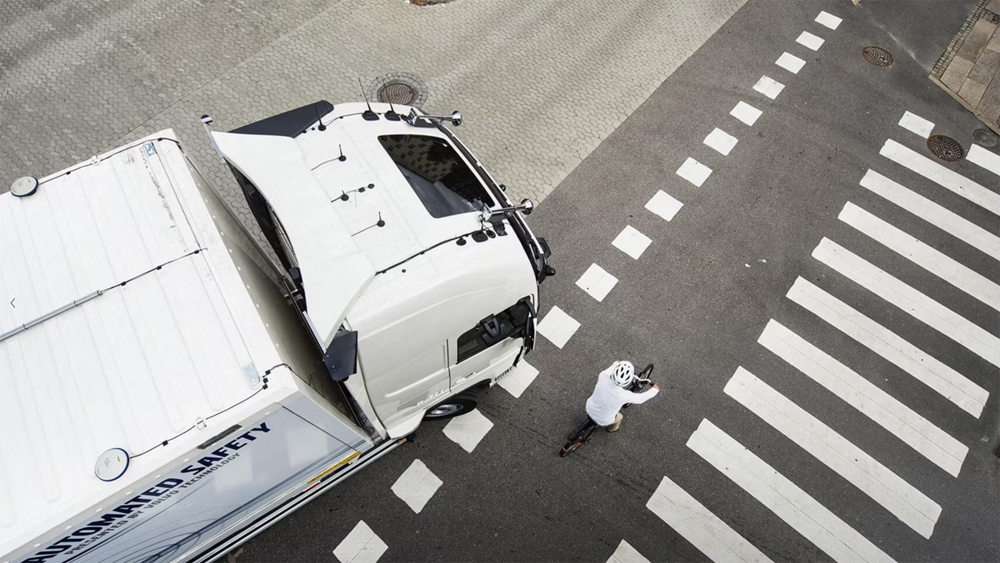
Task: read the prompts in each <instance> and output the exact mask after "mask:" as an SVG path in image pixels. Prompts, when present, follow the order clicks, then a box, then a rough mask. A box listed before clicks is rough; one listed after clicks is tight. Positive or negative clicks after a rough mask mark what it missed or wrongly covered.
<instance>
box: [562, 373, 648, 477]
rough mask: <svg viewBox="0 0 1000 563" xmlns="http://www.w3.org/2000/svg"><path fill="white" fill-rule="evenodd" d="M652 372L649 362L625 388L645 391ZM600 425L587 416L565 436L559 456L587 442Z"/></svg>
mask: <svg viewBox="0 0 1000 563" xmlns="http://www.w3.org/2000/svg"><path fill="white" fill-rule="evenodd" d="M652 374H653V364H649V365H648V366H646V367H645V368H643V369H642V371H640V372H639V373H637V374H636V376H635V379H634V380H633V381H632V383H629V385H628V387H627V388H626V389H628V390H629V391H632V392H633V393H642V392H643V391H645V390H646V389H648V388H649V387H650V386H652V385H653V381H652V380H651V379H649V377H650V376H651V375H652ZM630 406H632V405H631V404H626V405H624V406H622V410H625V409H627V408H629V407H630ZM600 427H601V426H600V425H598V424H597V423H596V422H594V421H593V420H591V418H590V417H589V416H588V417H587V420H584V421H583V424H581V425H580V426H579V427H577V429H576V431H575V432H573V433H572V434H570V435H569V437H568V438H566V445H565V446H563V447H562V449H561V450H559V456H560V457H566V456H568V455H569V454H571V453H573V452H574V451H576V450H577V448H579V447H580V446H582V445H584V444H585V443H587V440H590V437H591V436H593V435H594V432H597V429H598V428H600Z"/></svg>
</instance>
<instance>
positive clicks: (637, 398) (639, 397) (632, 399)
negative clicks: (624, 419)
mask: <svg viewBox="0 0 1000 563" xmlns="http://www.w3.org/2000/svg"><path fill="white" fill-rule="evenodd" d="M625 392H626V393H628V397H629V399H628V402H629V403H632V404H633V405H639V404H642V403H645V402H646V401H648V400H650V399H652V398H653V397H655V396H656V394H657V393H659V392H660V388H659V387H654V388H652V389H650V390H648V391H645V392H643V393H633V392H632V391H625Z"/></svg>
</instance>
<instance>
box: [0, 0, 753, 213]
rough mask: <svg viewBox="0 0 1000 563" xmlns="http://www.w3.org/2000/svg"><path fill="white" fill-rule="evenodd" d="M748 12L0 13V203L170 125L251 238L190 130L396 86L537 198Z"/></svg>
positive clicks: (342, 1)
mask: <svg viewBox="0 0 1000 563" xmlns="http://www.w3.org/2000/svg"><path fill="white" fill-rule="evenodd" d="M745 1H746V0H700V1H698V2H690V1H680V0H617V1H614V2H609V1H607V0H574V1H573V2H565V1H559V0H519V1H514V0H504V1H501V2H489V1H487V0H460V1H458V2H453V3H449V4H442V5H438V6H431V7H417V6H413V5H409V4H406V3H405V2H403V0H368V1H365V2H352V1H347V0H283V1H281V2H277V1H266V0H227V1H209V0H145V1H141V2H137V1H134V0H83V1H81V0H54V1H51V2H44V3H39V2H34V1H29V0H4V1H3V2H2V3H0V191H6V190H7V189H8V187H9V186H10V184H11V182H12V181H13V180H14V179H15V178H17V177H19V176H23V175H35V176H42V175H46V174H49V173H51V172H55V171H57V170H59V169H61V168H63V167H65V166H68V165H70V164H73V163H75V162H77V161H80V160H83V159H86V158H88V157H89V156H91V155H93V154H96V153H99V152H101V151H104V150H107V149H110V148H113V147H115V146H117V145H119V144H122V143H124V142H127V141H129V140H133V139H136V138H139V137H141V136H143V135H146V134H149V133H151V132H155V131H157V130H159V129H164V128H168V127H170V128H173V129H175V130H176V131H177V132H178V133H179V135H180V136H181V139H182V141H184V142H185V146H186V150H187V151H188V153H189V154H191V155H192V156H193V157H194V159H195V161H196V162H197V164H199V166H200V167H201V168H202V169H203V170H204V172H205V173H206V174H207V175H208V176H209V177H210V179H211V180H212V181H213V182H214V183H215V185H216V186H217V187H219V188H220V189H221V190H222V191H223V192H224V193H225V194H226V195H227V196H228V197H229V198H230V199H231V201H232V202H233V203H234V204H235V205H236V206H238V207H239V208H240V209H242V210H243V211H242V212H241V214H242V218H243V219H244V222H246V223H247V224H248V225H249V220H248V219H249V212H248V211H246V210H245V205H244V204H243V202H242V197H241V196H239V192H238V188H237V187H236V185H235V182H233V181H232V179H231V178H230V177H229V175H228V172H227V171H226V170H225V169H224V168H223V167H222V166H221V165H220V164H219V161H218V158H216V157H215V155H214V153H213V152H212V149H211V147H210V145H209V143H208V140H207V138H206V137H205V135H204V133H203V132H202V131H201V125H200V123H199V121H198V117H199V116H201V115H202V114H206V113H208V114H211V115H212V116H213V117H214V118H215V121H216V125H217V126H218V127H219V128H224V129H230V128H233V127H237V126H239V125H243V124H245V123H248V122H250V121H254V120H257V119H260V118H263V117H266V116H268V115H272V114H274V113H278V112H281V111H284V110H287V109H291V108H294V107H298V106H300V105H304V104H307V103H310V102H313V101H315V100H317V99H326V100H329V101H331V102H333V103H337V102H344V101H356V100H359V99H360V98H361V93H360V91H359V87H358V82H357V79H358V78H361V79H362V81H363V82H364V84H365V87H366V88H367V86H368V84H369V83H371V81H372V80H374V79H375V78H376V77H378V76H381V75H385V74H388V73H394V72H406V73H412V74H415V75H416V76H419V77H420V78H421V79H422V80H423V81H424V82H425V83H426V84H427V85H428V87H429V90H430V98H429V100H428V102H427V104H426V105H425V106H424V108H425V109H426V110H429V111H432V112H437V111H445V112H450V111H452V110H455V109H460V110H461V111H462V112H463V114H464V115H465V117H466V121H465V124H464V125H463V126H462V129H461V131H459V133H460V134H461V136H462V138H463V139H464V140H465V141H466V142H467V144H469V146H470V148H472V150H473V151H474V152H476V153H477V155H478V156H479V158H481V159H482V160H483V161H484V163H486V165H487V166H488V167H489V168H490V169H491V171H492V172H493V173H494V175H495V176H496V177H497V178H498V180H500V181H502V182H505V183H506V184H507V185H508V186H510V189H511V192H512V193H513V194H514V195H515V196H516V197H533V198H535V199H536V200H541V199H543V198H544V197H545V196H546V195H548V194H549V192H551V191H552V189H553V188H554V187H555V186H556V185H558V184H559V182H560V181H562V179H563V178H565V177H566V175H567V174H569V172H570V171H572V170H573V169H574V168H575V167H576V166H577V164H579V163H580V161H581V160H582V159H583V158H584V157H585V156H586V155H588V154H589V153H590V152H591V151H592V150H593V149H594V148H596V147H597V145H598V144H600V142H601V141H602V140H603V139H604V138H605V137H607V136H608V135H609V134H610V133H611V132H612V131H614V130H615V128H616V127H618V125H619V124H621V123H622V122H623V121H624V120H625V118H626V117H627V116H628V115H629V114H631V113H632V112H633V111H634V110H635V109H636V108H637V107H638V106H639V104H641V103H642V102H643V101H644V100H645V99H646V98H647V97H648V96H649V95H650V94H651V93H652V92H653V91H654V90H655V89H656V87H657V86H658V85H660V84H661V83H662V82H663V80H664V79H665V78H666V77H667V76H669V75H670V74H671V73H672V72H673V71H674V70H675V69H677V68H678V67H679V66H680V65H681V63H683V62H684V61H685V60H686V59H687V58H688V57H689V56H690V55H691V54H692V53H693V52H694V51H695V50H696V49H697V48H698V47H699V46H700V45H701V44H702V43H704V42H705V41H706V40H707V39H708V38H709V37H710V36H711V35H712V34H713V33H714V32H715V31H716V30H717V29H718V28H719V27H720V26H721V25H722V24H723V23H724V22H725V21H726V20H727V19H729V17H730V16H731V15H732V14H734V13H735V12H736V10H738V9H739V8H740V7H741V6H742V5H743V4H744V2H745ZM667 134H669V132H664V135H667Z"/></svg>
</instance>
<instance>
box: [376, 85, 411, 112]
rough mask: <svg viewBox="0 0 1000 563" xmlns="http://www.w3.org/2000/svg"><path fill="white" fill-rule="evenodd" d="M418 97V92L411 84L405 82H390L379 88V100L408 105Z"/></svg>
mask: <svg viewBox="0 0 1000 563" xmlns="http://www.w3.org/2000/svg"><path fill="white" fill-rule="evenodd" d="M416 97H417V92H416V91H415V90H414V89H413V87H412V86H410V85H409V84H405V83H403V82H389V83H388V84H386V85H384V86H382V87H381V88H379V89H378V98H377V99H378V101H380V102H383V103H384V102H392V103H394V104H400V105H404V106H408V105H410V104H411V103H413V100H414V99H415V98H416Z"/></svg>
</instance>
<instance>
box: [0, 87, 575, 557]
mask: <svg viewBox="0 0 1000 563" xmlns="http://www.w3.org/2000/svg"><path fill="white" fill-rule="evenodd" d="M373 105H374V106H375V107H374V111H373V108H371V107H369V106H367V105H366V104H343V105H338V106H337V107H336V108H334V107H333V106H332V105H331V104H329V103H327V102H318V103H316V104H311V105H309V106H305V107H303V108H299V109H296V110H292V111H289V112H286V113H283V114H280V115H277V116H274V117H270V118H268V119H265V120H263V121H260V122H256V123H252V124H250V125H247V126H245V127H241V128H239V129H237V130H234V131H232V132H229V133H220V132H211V133H210V134H211V137H212V141H213V143H214V144H215V146H216V148H217V150H218V151H219V153H220V155H221V156H222V157H223V158H224V159H225V161H226V162H227V163H228V165H229V166H230V169H231V170H232V172H233V174H234V175H235V177H236V179H237V181H238V183H239V184H240V186H241V188H242V190H243V193H244V195H245V197H246V200H247V202H248V204H249V208H250V210H251V211H252V214H253V216H254V219H255V220H256V222H257V223H258V224H259V226H260V228H261V231H262V232H263V234H264V237H265V238H266V241H267V244H266V245H264V244H258V243H257V242H256V239H255V238H254V237H252V236H250V234H249V232H248V231H247V230H245V229H244V226H243V224H242V223H241V221H239V220H237V218H236V217H235V214H234V212H233V211H232V209H231V208H230V207H229V206H227V205H226V204H225V203H224V200H223V199H222V198H221V197H220V196H219V195H218V194H217V193H216V192H215V191H214V190H213V189H212V188H211V187H210V186H209V185H208V184H207V183H206V181H205V180H204V178H203V176H202V174H200V173H199V172H198V170H197V168H195V166H194V165H193V163H192V162H191V161H190V160H189V159H188V157H187V156H186V155H185V153H184V151H183V149H182V146H181V144H180V143H179V141H178V139H177V137H176V136H175V135H174V133H173V132H172V131H169V130H167V131H162V132H160V133H157V134H155V135H152V136H150V137H147V138H145V139H141V140H139V141H137V142H134V143H131V144H129V145H127V146H124V147H120V148H118V149H115V150H113V151H110V152H108V153H106V154H103V155H99V156H96V157H94V158H92V159H90V160H88V161H86V162H82V163H80V164H77V165H75V166H72V167H70V168H67V169H66V170H63V171H61V172H58V173H56V174H53V175H51V176H48V177H46V178H43V179H41V180H36V179H35V178H31V177H26V178H22V179H20V180H18V181H17V182H15V184H14V186H13V187H12V189H11V192H10V193H6V194H3V195H0V428H2V430H3V439H2V441H0V554H3V555H0V563H3V562H8V561H10V562H13V561H18V562H23V563H41V562H46V563H67V562H71V561H72V562H77V563H84V562H102V563H119V562H138V561H142V562H147V563H152V562H168V561H210V560H213V559H215V558H218V557H219V556H221V555H223V554H225V553H226V552H227V551H229V550H231V549H232V548H233V547H235V546H236V545H239V544H240V543H241V542H243V541H245V540H247V539H248V538H250V537H252V536H253V535H255V534H257V533H259V532H260V531H261V530H263V529H265V528H266V527H267V526H269V525H270V524H273V523H274V522H276V521H277V520H279V519H280V518H282V517H283V516H285V515H287V514H288V513H290V512H291V511H292V510H294V509H295V508H297V507H298V506H301V505H302V504H303V503H305V502H307V501H309V500H310V499H311V498H314V497H315V496H316V495H318V494H321V493H322V492H323V491H324V490H326V489H328V488H330V487H332V486H333V485H334V484H336V483H338V482H339V481H341V480H343V479H344V478H346V477H347V476H349V475H351V474H352V473H353V472H354V471H356V470H358V469H360V468H362V467H364V466H365V465H367V464H369V463H371V462H373V461H375V460H377V459H378V458H379V457H380V456H382V455H384V454H386V453H387V452H388V451H390V450H392V449H393V448H395V447H396V446H398V445H400V444H401V443H403V442H404V441H405V440H406V438H407V437H408V436H410V435H411V434H412V433H413V432H414V431H415V430H416V428H417V426H418V425H419V424H420V423H421V421H422V420H423V419H425V418H443V417H447V416H452V415H455V414H459V413H461V412H464V411H466V410H468V409H472V408H475V406H476V403H477V392H478V391H479V390H480V389H483V388H485V387H489V386H490V385H492V384H494V383H496V382H497V380H499V379H500V378H501V377H503V376H504V375H505V374H507V373H508V372H509V371H510V370H512V369H513V368H514V366H516V365H517V363H518V361H519V359H520V358H522V357H523V355H524V353H526V352H527V351H529V350H531V348H532V345H533V340H534V337H535V323H536V320H535V319H536V311H537V310H538V284H539V283H540V282H541V281H542V280H543V279H544V278H545V276H547V275H551V274H553V273H555V272H554V270H553V269H552V268H551V266H549V265H548V264H547V263H546V259H547V258H548V255H549V251H548V247H547V245H546V244H545V242H544V240H542V239H538V238H536V237H535V236H534V235H533V234H532V233H531V231H530V230H529V229H528V226H527V225H526V224H525V222H524V220H523V217H522V216H521V211H524V212H530V209H531V202H530V201H527V200H525V201H523V202H522V203H521V204H520V205H518V206H514V205H511V203H510V202H509V201H508V200H507V198H506V196H505V194H504V188H503V186H499V185H498V184H497V183H496V182H495V181H494V180H493V178H492V177H490V175H489V174H488V173H487V172H486V171H485V170H484V169H483V167H482V166H481V165H480V163H479V162H478V161H477V160H476V158H475V157H474V156H472V154H471V153H469V151H468V150H467V149H466V148H465V147H464V146H463V145H462V144H461V143H460V142H459V141H458V140H457V139H456V138H455V137H454V136H453V135H452V133H451V132H450V131H449V130H448V129H447V128H446V127H444V126H443V124H442V122H443V121H452V122H453V123H454V124H455V125H458V124H459V123H460V115H459V114H457V113H456V114H454V115H452V116H427V115H424V114H422V113H420V112H418V111H416V110H414V109H412V108H409V107H404V108H400V107H399V106H396V107H395V108H394V107H392V106H387V105H384V104H373ZM397 109H401V110H403V111H404V112H405V113H406V115H405V116H400V115H399V114H398V113H396V111H394V110H397ZM203 121H205V122H206V123H208V122H210V121H211V120H210V119H208V118H206V119H203ZM265 246H270V248H269V249H267V248H264V247H265ZM269 257H276V258H277V263H276V261H275V260H274V259H273V258H269Z"/></svg>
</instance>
